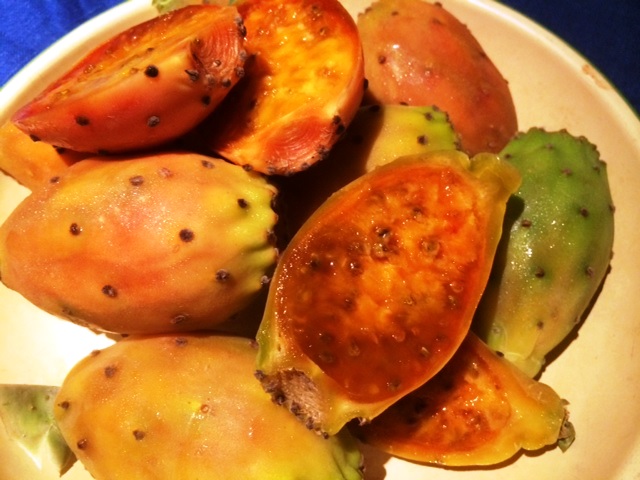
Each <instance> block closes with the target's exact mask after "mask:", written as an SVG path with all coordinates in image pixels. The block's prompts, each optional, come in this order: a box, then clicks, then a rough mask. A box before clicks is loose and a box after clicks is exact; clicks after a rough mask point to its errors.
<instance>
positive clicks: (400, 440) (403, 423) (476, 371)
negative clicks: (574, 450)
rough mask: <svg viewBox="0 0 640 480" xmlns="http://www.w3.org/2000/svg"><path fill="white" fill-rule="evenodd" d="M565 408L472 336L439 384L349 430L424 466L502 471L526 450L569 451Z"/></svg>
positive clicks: (570, 433)
mask: <svg viewBox="0 0 640 480" xmlns="http://www.w3.org/2000/svg"><path fill="white" fill-rule="evenodd" d="M565 404H566V402H565V401H564V400H563V399H562V398H561V397H560V396H559V395H558V394H557V393H556V392H555V391H554V390H553V389H552V388H551V387H549V386H548V385H546V384H543V383H540V382H537V381H535V380H533V379H531V378H529V377H528V376H527V375H525V374H524V373H523V372H521V371H520V370H519V369H518V368H517V367H516V366H515V365H513V364H511V362H509V361H508V360H506V359H504V358H501V357H500V356H498V355H497V354H496V353H494V352H493V351H492V350H491V349H489V348H488V347H487V345H486V344H484V343H483V342H482V341H481V340H480V339H478V337H476V336H475V335H474V334H471V333H470V334H469V335H468V336H467V338H466V339H465V341H464V342H463V343H462V345H461V346H460V348H459V349H458V351H457V352H456V354H455V355H454V356H453V358H452V359H451V360H450V361H449V363H447V365H445V367H444V368H443V369H442V370H441V371H440V372H439V373H438V374H437V375H436V376H435V377H434V378H432V379H431V380H429V381H428V382H427V383H425V384H424V385H423V386H422V387H420V388H419V389H417V390H415V391H413V392H411V393H409V394H408V395H406V396H405V397H403V398H401V399H400V400H399V401H398V402H397V403H395V404H393V405H392V406H391V407H389V408H388V409H387V410H385V411H384V412H383V413H382V414H381V415H380V416H378V417H376V418H374V419H373V420H372V421H371V423H369V424H367V425H361V426H358V425H355V424H353V425H350V429H351V431H352V432H353V434H354V435H355V436H356V437H358V438H359V439H360V440H362V441H363V442H364V443H367V444H370V445H373V446H375V447H377V448H379V449H381V450H383V451H385V452H387V453H390V454H392V455H395V456H398V457H402V458H406V459H409V460H413V461H417V462H422V463H433V464H437V465H445V466H456V467H460V466H477V465H495V464H497V463H500V462H503V461H505V460H508V459H509V458H511V457H512V456H513V455H515V454H516V453H517V452H518V451H520V450H521V449H525V450H539V449H541V448H544V447H548V446H551V445H554V444H556V443H557V442H558V441H560V442H563V445H565V444H570V443H571V441H572V440H573V438H574V431H573V426H572V425H571V424H570V423H569V422H568V415H567V411H566V408H565Z"/></svg>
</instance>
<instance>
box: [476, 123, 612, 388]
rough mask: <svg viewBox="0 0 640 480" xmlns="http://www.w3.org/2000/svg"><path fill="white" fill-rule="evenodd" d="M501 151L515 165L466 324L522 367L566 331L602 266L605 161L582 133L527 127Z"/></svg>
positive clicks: (538, 360)
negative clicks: (492, 260) (497, 238)
mask: <svg viewBox="0 0 640 480" xmlns="http://www.w3.org/2000/svg"><path fill="white" fill-rule="evenodd" d="M501 156H502V157H503V158H504V159H505V160H507V161H509V163H511V164H512V165H514V166H515V167H516V168H517V169H518V170H519V171H520V173H521V174H522V178H523V181H522V185H521V187H520V189H519V190H518V192H516V194H515V195H514V197H513V198H512V199H511V200H509V203H508V205H507V214H506V217H505V227H504V232H505V234H504V238H503V239H502V240H501V243H500V246H499V249H498V253H497V255H496V258H497V260H498V261H497V262H496V265H495V266H494V269H493V272H492V274H491V277H490V279H489V283H488V285H487V290H486V292H485V295H484V298H483V300H482V302H481V304H480V306H479V308H478V314H477V315H476V319H475V320H474V327H473V328H474V331H476V332H477V333H478V335H479V336H480V337H481V338H482V339H484V340H485V341H486V342H487V343H488V344H489V346H490V347H491V348H493V349H495V350H498V351H500V352H502V353H503V354H504V356H505V357H506V358H507V359H509V360H511V361H512V362H514V363H515V364H516V365H517V366H518V367H519V368H521V369H522V370H523V371H525V372H526V373H527V374H528V375H530V376H532V377H533V376H535V375H537V374H538V373H539V372H540V371H541V369H542V368H543V366H544V364H545V356H546V355H547V354H548V353H549V352H550V351H551V350H552V349H554V348H555V347H556V346H558V345H559V344H560V343H561V342H562V341H563V340H564V339H565V338H566V337H567V335H569V333H570V332H572V331H574V330H575V328H576V325H577V324H578V323H579V321H580V320H581V317H582V316H583V315H584V313H585V311H586V310H587V308H588V307H589V305H590V303H591V302H592V300H593V299H594V296H595V294H596V292H597V290H598V288H599V287H600V286H601V284H602V282H603V280H604V278H605V276H606V273H607V271H608V268H609V263H610V259H611V255H612V248H613V238H614V209H613V201H612V198H611V192H610V190H609V182H608V177H607V167H606V164H605V163H604V162H603V161H602V160H601V159H600V156H599V153H598V151H597V149H596V147H595V146H594V145H593V144H591V143H590V142H589V141H588V140H587V139H586V138H584V137H574V136H572V135H571V134H570V133H569V132H567V131H565V130H562V131H556V132H549V131H545V130H543V129H540V128H533V129H531V130H529V131H527V132H526V133H523V134H521V135H519V136H518V137H517V138H515V139H513V140H512V141H511V142H510V143H509V144H508V145H507V146H506V147H505V149H504V150H503V151H502V152H501Z"/></svg>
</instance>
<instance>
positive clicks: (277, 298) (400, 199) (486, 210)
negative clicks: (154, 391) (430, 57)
mask: <svg viewBox="0 0 640 480" xmlns="http://www.w3.org/2000/svg"><path fill="white" fill-rule="evenodd" d="M518 183H519V175H518V173H517V171H516V170H515V168H513V167H512V166H511V165H509V164H507V163H506V162H503V161H501V160H500V159H499V158H497V157H496V156H495V155H492V154H486V155H479V156H476V157H474V158H473V159H469V157H468V156H467V155H466V154H464V153H462V152H459V151H454V150H449V151H444V150H443V151H439V152H431V153H426V154H420V155H413V156H407V157H402V158H400V159H397V160H395V161H393V162H391V163H389V164H387V165H383V166H381V167H378V168H376V169H374V170H373V171H371V172H369V173H368V174H366V175H363V176H362V177H359V178H358V179H356V180H355V181H353V182H351V183H350V184H348V185H347V186H345V187H344V188H342V189H341V190H339V191H338V192H336V193H335V194H334V195H332V196H331V197H330V198H329V200H327V201H326V202H325V203H324V204H323V205H322V206H321V207H320V208H319V209H318V210H316V211H315V212H314V214H313V215H312V216H311V217H310V218H309V220H308V221H307V222H306V223H305V224H304V225H303V226H302V228H301V229H300V230H299V231H298V232H297V234H296V236H295V237H294V238H293V239H292V240H291V242H290V243H289V245H288V246H287V248H286V250H285V251H284V252H283V255H282V257H281V259H280V261H279V262H278V266H277V267H276V272H275V274H274V278H273V281H272V283H271V287H270V290H269V297H268V299H267V306H266V309H265V314H264V317H263V319H262V323H261V325H260V329H259V331H258V336H257V340H258V343H259V345H260V350H259V355H258V366H257V368H258V377H259V379H260V380H261V382H262V383H263V385H264V388H265V390H267V391H268V392H270V393H271V394H272V396H273V397H274V399H275V400H276V401H278V402H280V403H283V404H284V406H286V407H288V408H289V409H290V410H291V411H292V412H293V413H294V414H295V415H297V416H298V417H300V418H301V420H302V421H303V422H305V423H307V424H308V426H309V427H310V428H312V429H314V430H317V431H319V432H321V433H329V434H332V433H335V432H336V431H338V430H340V428H342V426H343V425H344V424H345V423H347V422H348V421H349V420H351V419H353V418H362V419H370V418H373V417H375V416H376V415H378V414H380V413H381V412H382V411H383V410H384V409H385V408H387V407H389V406H390V405H391V404H393V403H394V402H395V401H397V400H398V399H399V398H401V397H402V396H404V395H406V394H407V393H409V392H410V391H412V390H414V389H416V388H418V387H419V386H420V385H422V384H423V383H424V382H426V381H427V380H428V379H429V378H431V377H432V376H433V375H434V374H435V373H436V372H437V371H438V370H440V369H441V368H442V366H443V365H444V364H445V363H446V362H447V361H448V360H449V359H450V358H451V356H452V355H453V353H454V352H455V351H456V350H457V348H458V346H459V345H460V343H461V342H462V341H463V339H464V337H465V336H466V334H467V331H468V329H469V326H470V323H471V318H472V316H473V312H474V311H475V308H476V306H477V302H478V301H479V299H480V296H481V293H482V291H483V290H484V287H485V283H486V279H487V277H488V276H489V271H490V269H491V265H492V263H493V255H494V252H495V248H496V246H497V244H498V240H499V238H500V233H501V228H502V220H503V215H504V208H505V205H506V201H507V199H508V198H509V196H510V195H511V193H512V192H513V191H515V189H516V188H517V186H518Z"/></svg>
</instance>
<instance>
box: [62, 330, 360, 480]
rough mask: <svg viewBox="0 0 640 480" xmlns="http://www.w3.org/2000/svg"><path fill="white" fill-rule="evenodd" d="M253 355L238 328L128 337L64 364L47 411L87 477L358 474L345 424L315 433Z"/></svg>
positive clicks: (283, 479) (336, 477) (331, 477)
mask: <svg viewBox="0 0 640 480" xmlns="http://www.w3.org/2000/svg"><path fill="white" fill-rule="evenodd" d="M255 357H256V347H255V342H253V341H252V340H249V339H246V338H240V337H232V336H221V335H197V334H184V335H182V334H169V335H157V336H143V337H136V336H132V337H128V338H126V339H124V340H121V341H119V342H118V343H116V344H114V345H112V346H110V347H107V348H105V349H103V350H100V351H96V352H94V353H93V354H92V355H90V356H88V357H87V358H85V359H83V360H81V361H80V362H79V363H78V364H77V365H76V366H74V367H73V368H72V370H71V371H70V372H69V373H68V375H67V377H66V378H65V380H64V382H63V384H62V387H61V388H60V391H59V393H58V395H57V397H56V401H55V406H54V414H55V419H56V421H57V422H58V425H59V427H60V430H61V432H62V434H63V436H64V438H65V439H66V441H67V443H68V444H69V446H70V447H71V448H72V449H73V451H74V452H75V454H76V456H77V458H78V460H79V461H80V462H82V463H83V465H84V466H85V467H86V469H87V470H88V471H89V472H90V473H91V474H92V475H93V477H94V478H96V480H105V479H115V478H123V479H124V478H127V479H129V478H130V479H136V480H165V479H166V480H182V479H184V480H193V479H205V478H206V479H210V480H218V479H219V480H229V479H260V480H298V479H301V478H304V479H307V480H360V479H362V470H361V466H362V456H361V454H360V452H359V451H358V448H357V444H356V442H355V441H354V440H353V438H352V437H351V436H350V435H349V433H348V431H346V430H345V431H343V432H341V433H340V434H339V435H337V436H334V437H331V438H328V439H324V438H322V437H319V436H318V435H316V434H315V433H313V432H310V431H308V430H307V429H306V428H305V427H304V425H302V424H300V423H299V422H298V421H297V420H296V419H295V418H294V417H293V416H292V415H290V414H289V412H287V411H286V410H284V409H282V408H280V407H279V406H277V405H275V404H274V403H273V402H272V401H271V399H270V398H269V395H267V394H266V393H265V392H264V391H263V390H262V388H261V387H260V384H259V383H258V382H257V381H256V379H255V377H254V375H253V373H254V366H255Z"/></svg>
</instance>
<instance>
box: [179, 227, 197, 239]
mask: <svg viewBox="0 0 640 480" xmlns="http://www.w3.org/2000/svg"><path fill="white" fill-rule="evenodd" d="M179 235H180V240H182V241H183V242H191V241H192V240H193V239H194V237H195V234H194V233H193V231H192V230H189V229H188V228H183V229H182V230H180V234H179Z"/></svg>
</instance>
